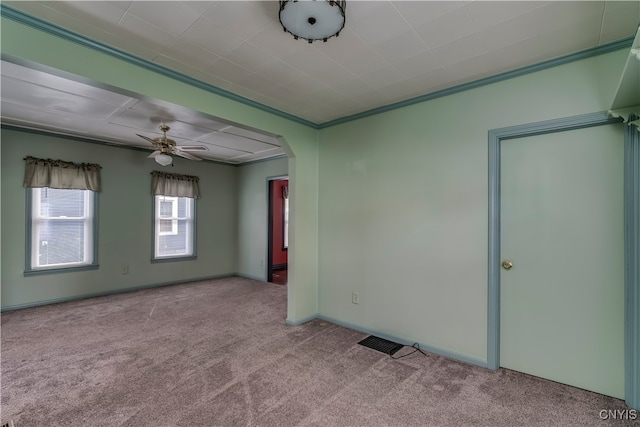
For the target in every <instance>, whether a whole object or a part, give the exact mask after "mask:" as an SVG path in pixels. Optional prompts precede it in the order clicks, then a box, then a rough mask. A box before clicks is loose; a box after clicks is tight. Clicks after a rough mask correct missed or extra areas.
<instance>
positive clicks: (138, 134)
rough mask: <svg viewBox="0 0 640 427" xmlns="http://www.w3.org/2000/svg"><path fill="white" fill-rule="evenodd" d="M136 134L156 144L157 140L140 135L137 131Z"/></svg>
mask: <svg viewBox="0 0 640 427" xmlns="http://www.w3.org/2000/svg"><path fill="white" fill-rule="evenodd" d="M136 135H138V136H139V137H140V138H142V139H146V140H147V141H149V142H150V143H151V144H153V145H156V144H157V142H156V141H155V140H153V139H151V138H149V137H148V136H144V135H140V134H139V133H136Z"/></svg>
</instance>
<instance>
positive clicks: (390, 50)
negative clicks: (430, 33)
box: [373, 30, 428, 62]
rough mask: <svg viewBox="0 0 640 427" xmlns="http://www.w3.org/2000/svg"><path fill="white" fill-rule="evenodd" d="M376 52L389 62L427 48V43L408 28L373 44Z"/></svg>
mask: <svg viewBox="0 0 640 427" xmlns="http://www.w3.org/2000/svg"><path fill="white" fill-rule="evenodd" d="M373 48H374V49H376V51H377V52H378V54H380V56H382V57H383V58H384V59H386V60H387V61H389V62H396V61H400V60H403V59H406V58H409V57H411V56H415V55H418V54H420V53H422V52H425V51H426V50H428V47H427V45H426V44H425V43H424V42H423V41H422V39H420V37H418V35H417V34H416V33H415V32H414V31H412V30H410V31H406V32H404V33H402V34H399V35H397V36H395V37H393V38H391V39H389V40H385V41H384V42H381V43H376V44H375V45H373Z"/></svg>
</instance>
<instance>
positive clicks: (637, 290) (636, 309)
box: [487, 112, 640, 409]
mask: <svg viewBox="0 0 640 427" xmlns="http://www.w3.org/2000/svg"><path fill="white" fill-rule="evenodd" d="M620 122H622V119H620V118H611V117H609V115H608V114H607V112H598V113H591V114H583V115H579V116H573V117H566V118H561V119H554V120H548V121H543V122H536V123H529V124H525V125H519V126H512V127H507V128H501V129H493V130H490V131H489V194H488V196H489V253H488V263H489V265H488V273H489V277H488V279H489V280H488V285H489V286H488V307H487V314H488V316H487V320H488V322H487V323H488V325H487V326H488V331H487V367H488V368H489V369H494V370H495V369H498V368H499V367H500V202H501V199H500V144H501V142H502V141H503V140H509V139H515V138H523V137H528V136H534V135H541V134H546V133H553V132H563V131H569V130H574V129H582V128H587V127H592V126H602V125H607V124H613V123H620ZM625 126H626V127H627V129H625V154H624V156H625V159H624V161H625V173H624V181H625V182H624V187H625V188H624V202H625V227H624V228H625V230H624V234H625V236H624V238H625V283H624V287H625V314H624V316H625V317H624V318H625V322H624V327H625V332H624V333H625V349H624V354H625V400H626V402H627V404H628V405H629V406H630V407H632V408H635V409H640V408H639V407H640V267H639V266H638V262H637V259H638V256H639V255H640V207H639V205H640V195H639V194H640V137H638V134H639V132H637V131H636V130H635V129H634V128H633V127H632V126H630V125H625Z"/></svg>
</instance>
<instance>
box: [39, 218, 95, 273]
mask: <svg viewBox="0 0 640 427" xmlns="http://www.w3.org/2000/svg"><path fill="white" fill-rule="evenodd" d="M39 229H40V233H39V236H38V248H37V251H38V265H40V266H45V265H52V264H68V263H81V262H83V261H84V246H85V235H84V229H85V226H84V221H82V220H73V221H59V220H49V221H43V222H41V223H40V227H39Z"/></svg>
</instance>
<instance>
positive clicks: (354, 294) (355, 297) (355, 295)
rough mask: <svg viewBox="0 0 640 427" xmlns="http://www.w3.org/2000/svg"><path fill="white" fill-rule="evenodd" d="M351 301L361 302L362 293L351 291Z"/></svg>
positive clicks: (354, 302)
mask: <svg viewBox="0 0 640 427" xmlns="http://www.w3.org/2000/svg"><path fill="white" fill-rule="evenodd" d="M351 302H352V303H353V304H360V294H359V293H357V292H351Z"/></svg>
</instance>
